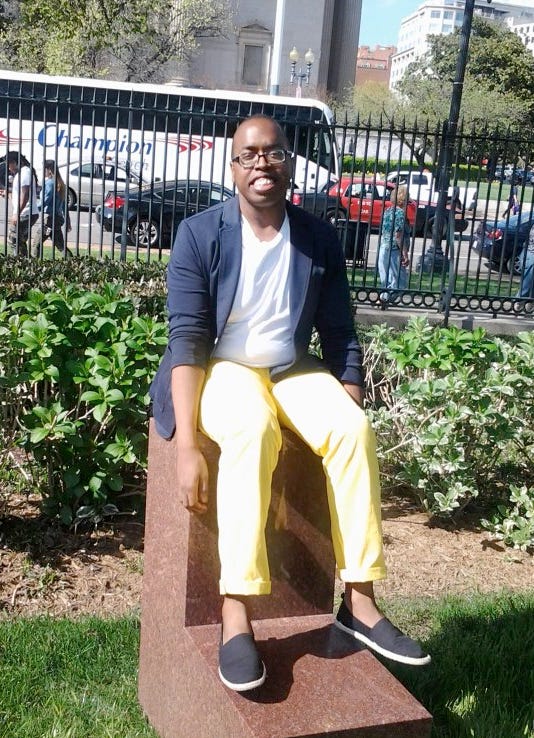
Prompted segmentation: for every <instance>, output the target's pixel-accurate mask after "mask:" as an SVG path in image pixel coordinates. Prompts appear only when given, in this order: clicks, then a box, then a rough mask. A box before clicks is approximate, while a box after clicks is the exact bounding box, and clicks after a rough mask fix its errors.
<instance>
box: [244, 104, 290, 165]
mask: <svg viewBox="0 0 534 738" xmlns="http://www.w3.org/2000/svg"><path fill="white" fill-rule="evenodd" d="M251 120H269V121H270V122H271V123H274V125H275V127H276V128H278V131H279V132H280V135H281V136H282V139H283V140H284V144H285V146H287V147H288V148H289V140H288V138H287V136H286V134H285V131H284V129H283V128H282V126H281V125H280V123H279V122H278V121H277V120H276V118H273V117H272V116H270V115H266V114H265V113H254V115H251V116H250V117H249V118H243V120H241V121H239V123H238V124H237V128H236V129H235V131H234V137H233V138H232V156H233V155H234V154H235V150H234V138H235V135H236V133H237V132H238V130H239V129H240V128H241V126H242V125H243V124H244V123H248V122H249V121H251Z"/></svg>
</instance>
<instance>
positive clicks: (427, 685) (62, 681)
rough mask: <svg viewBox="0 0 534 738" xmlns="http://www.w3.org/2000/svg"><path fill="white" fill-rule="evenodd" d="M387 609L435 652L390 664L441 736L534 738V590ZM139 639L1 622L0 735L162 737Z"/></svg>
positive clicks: (88, 623)
mask: <svg viewBox="0 0 534 738" xmlns="http://www.w3.org/2000/svg"><path fill="white" fill-rule="evenodd" d="M387 614H388V615H389V616H390V617H391V618H392V619H393V620H395V621H396V622H397V623H398V624H399V625H400V626H401V627H404V628H406V629H407V630H409V631H410V633H412V634H414V635H417V636H418V637H419V638H420V639H421V640H422V642H423V643H424V644H425V647H426V648H427V649H428V650H429V651H430V653H431V654H432V657H433V661H432V664H431V665H430V666H429V667H426V668H422V669H413V668H409V667H405V666H401V665H398V664H392V663H391V662H387V663H386V662H385V661H384V663H386V665H387V667H388V668H389V669H390V670H391V671H392V672H393V673H394V674H395V676H396V677H397V678H398V679H399V680H400V681H401V682H403V683H404V684H405V686H406V687H407V688H408V689H409V690H410V691H411V692H412V693H413V694H414V695H415V696H416V697H417V698H418V699H419V700H420V702H422V704H423V705H424V706H425V707H426V708H427V709H428V710H429V711H430V712H431V713H432V714H433V716H434V728H433V733H432V736H433V738H464V737H465V738H534V699H533V696H534V669H533V664H534V629H533V627H532V625H533V622H534V593H532V594H529V595H525V594H515V595H494V596H481V595H479V596H476V597H473V598H469V599H462V598H459V597H455V598H445V599H443V600H441V601H435V600H420V601H413V600H412V601H396V602H389V603H388V607H387ZM138 635H139V629H138V622H137V621H136V620H135V619H133V618H132V619H120V620H99V619H95V618H87V619H83V620H79V621H71V620H52V619H49V618H38V619H32V620H17V621H3V622H0V737H1V738H155V733H154V732H153V731H152V730H151V729H150V727H149V726H148V725H147V724H146V722H145V720H144V717H143V715H142V713H141V710H140V708H139V706H138V704H137V697H136V677H137V651H138ZM190 738H195V737H194V736H191V737H190ZM221 738H231V736H221ZM392 738H394V736H392Z"/></svg>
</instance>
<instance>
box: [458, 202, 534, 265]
mask: <svg viewBox="0 0 534 738" xmlns="http://www.w3.org/2000/svg"><path fill="white" fill-rule="evenodd" d="M533 225H534V214H533V213H530V214H529V215H528V216H522V215H521V213H519V214H518V215H511V216H510V217H509V218H502V219H501V220H497V221H489V220H488V221H481V222H480V223H479V224H478V227H477V229H476V230H475V232H474V233H473V238H472V240H471V248H472V249H473V250H474V251H475V252H476V253H477V254H480V255H481V256H482V257H484V258H485V259H487V260H488V263H489V266H490V268H491V269H494V270H496V271H499V272H509V273H510V274H521V271H522V268H523V245H524V243H525V241H526V240H527V239H528V234H529V233H530V229H531V228H532V226H533Z"/></svg>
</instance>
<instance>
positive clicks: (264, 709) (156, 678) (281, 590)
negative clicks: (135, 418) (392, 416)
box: [139, 427, 431, 738]
mask: <svg viewBox="0 0 534 738" xmlns="http://www.w3.org/2000/svg"><path fill="white" fill-rule="evenodd" d="M204 452H205V454H206V455H207V457H208V460H209V466H210V471H211V472H212V473H211V476H212V483H213V482H214V480H215V475H216V461H217V456H218V451H217V449H216V447H215V446H214V445H213V444H211V443H210V442H208V441H206V442H205V445H204ZM174 475H175V460H174V452H173V443H172V442H167V441H163V440H162V439H161V438H159V437H158V436H157V434H156V433H155V432H154V429H153V427H151V432H150V441H149V475H148V489H147V511H146V527H145V564H144V577H143V602H142V617H141V650H140V664H139V699H140V702H141V705H142V707H143V709H144V711H145V713H146V715H147V717H148V718H149V720H150V722H151V723H152V725H153V726H154V727H155V728H156V730H157V731H158V733H159V734H160V736H161V737H162V738H290V737H293V736H294V737H295V738H296V737H297V736H301V737H303V738H304V737H305V736H307V737H309V738H313V737H316V738H319V736H331V737H332V738H337V737H339V738H341V736H343V738H350V737H351V736H364V737H365V738H385V737H386V736H388V737H390V736H395V737H397V736H398V737H399V738H405V737H406V738H408V737H410V738H423V737H424V736H428V735H429V732H430V724H431V718H430V715H429V714H428V713H427V712H426V710H424V708H423V707H422V706H421V705H420V704H419V703H418V702H417V701H416V700H415V699H414V698H413V697H412V696H411V695H410V694H409V693H408V692H407V691H406V690H405V689H404V687H402V686H401V685H400V684H399V683H398V682H397V681H396V680H395V679H394V677H393V676H392V675H391V674H390V673H389V672H388V671H387V670H386V669H385V668H384V667H383V666H382V665H381V664H380V663H379V662H378V661H377V660H376V659H375V658H374V657H373V656H372V655H371V654H370V653H369V652H367V651H365V650H362V651H355V650H354V646H353V643H352V641H351V640H350V638H347V637H346V636H345V635H344V634H342V633H340V632H339V631H337V630H336V629H334V628H332V627H331V622H332V616H331V610H332V600H333V586H334V562H333V557H332V550H331V544H330V538H329V519H328V511H327V506H326V495H325V492H324V481H323V476H322V469H321V465H320V460H319V459H317V457H315V456H314V455H313V454H312V453H311V452H310V451H309V450H308V449H306V448H305V447H304V446H302V445H301V444H300V442H298V440H297V439H295V437H294V436H293V435H292V434H289V432H288V433H287V434H285V436H284V452H283V455H282V458H281V463H280V464H279V468H278V469H277V472H276V479H275V483H274V484H273V504H272V507H271V514H270V518H269V524H268V542H269V545H270V548H269V552H270V563H271V569H272V575H273V594H272V595H271V596H270V597H258V598H255V599H256V601H255V602H254V603H253V610H254V611H253V617H254V619H255V622H254V629H255V633H256V638H257V641H258V648H259V649H260V651H261V654H262V657H263V659H264V661H265V664H266V666H267V671H268V679H267V681H266V683H265V685H263V687H262V688H261V689H259V690H255V691H254V692H248V693H246V694H245V695H243V694H237V693H234V692H232V691H230V690H228V689H226V688H225V687H224V685H223V684H222V683H221V681H220V680H219V678H218V675H217V650H218V643H219V638H220V626H219V625H218V623H219V620H220V597H219V595H218V591H217V579H218V560H217V552H216V521H215V515H214V506H213V505H212V506H211V509H210V513H209V514H208V515H207V516H204V517H197V516H192V515H190V514H189V513H187V511H185V510H184V509H183V508H181V506H180V505H179V504H178V501H177V499H176V497H175V496H174V495H173V480H174ZM211 494H212V499H214V495H215V490H214V489H212V490H211Z"/></svg>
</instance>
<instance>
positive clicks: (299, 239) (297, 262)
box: [287, 207, 313, 327]
mask: <svg viewBox="0 0 534 738" xmlns="http://www.w3.org/2000/svg"><path fill="white" fill-rule="evenodd" d="M287 210H288V215H289V230H290V238H291V245H292V247H293V249H292V252H291V266H290V300H291V307H290V312H291V322H292V324H293V326H294V327H295V326H296V325H297V323H298V319H299V317H300V315H301V313H302V308H303V307H304V302H305V300H306V296H307V294H308V286H309V281H310V274H311V268H312V256H313V233H311V231H310V228H309V226H308V224H306V223H305V222H304V221H303V219H301V218H300V217H298V216H299V213H298V212H297V213H295V212H294V211H293V208H291V207H288V208H287Z"/></svg>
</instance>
